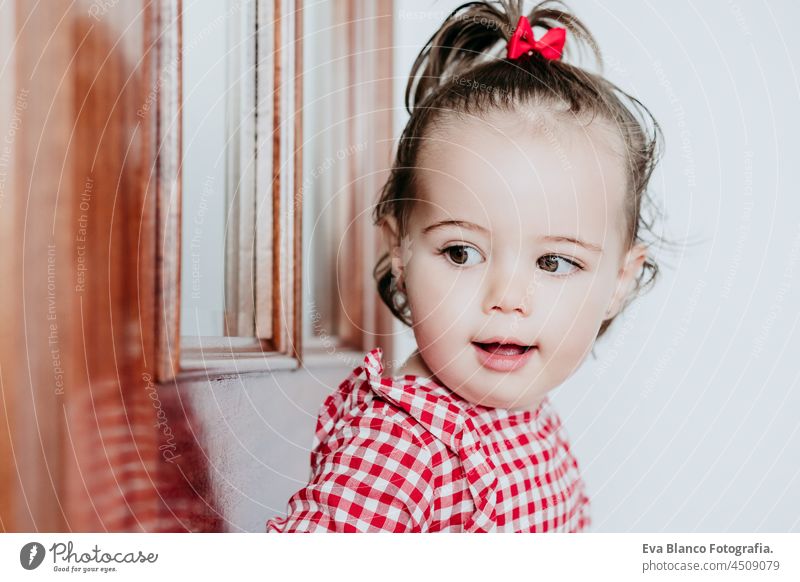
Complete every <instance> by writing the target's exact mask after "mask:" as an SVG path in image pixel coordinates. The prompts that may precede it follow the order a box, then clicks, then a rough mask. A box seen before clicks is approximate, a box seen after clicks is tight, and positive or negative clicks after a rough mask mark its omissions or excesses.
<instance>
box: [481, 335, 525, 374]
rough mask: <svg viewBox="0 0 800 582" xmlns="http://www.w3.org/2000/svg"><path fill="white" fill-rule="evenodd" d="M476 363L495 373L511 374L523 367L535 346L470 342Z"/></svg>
mask: <svg viewBox="0 0 800 582" xmlns="http://www.w3.org/2000/svg"><path fill="white" fill-rule="evenodd" d="M472 345H473V346H475V353H476V354H477V356H478V361H479V362H480V363H481V365H482V366H483V367H485V368H488V369H490V370H494V371H495V372H512V371H514V370H517V369H519V368H521V367H522V366H524V365H525V364H526V363H527V361H528V360H529V359H530V358H531V356H533V354H534V352H535V351H536V350H535V348H536V346H535V345H534V346H520V345H516V344H501V343H480V342H472Z"/></svg>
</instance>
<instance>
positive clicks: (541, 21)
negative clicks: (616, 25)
mask: <svg viewBox="0 0 800 582" xmlns="http://www.w3.org/2000/svg"><path fill="white" fill-rule="evenodd" d="M523 6H524V0H494V1H488V2H467V3H466V4H462V5H461V6H459V7H458V8H456V9H455V10H453V11H452V12H451V13H450V15H449V16H448V17H447V18H445V20H444V22H443V23H442V24H441V26H440V27H439V29H438V30H437V31H436V32H435V33H434V34H433V36H431V38H430V39H429V40H428V42H427V43H426V44H425V46H424V47H423V49H422V50H421V51H420V53H419V55H417V58H416V60H415V61H414V65H413V66H412V67H411V73H410V75H409V79H408V85H407V86H406V94H405V105H406V109H407V110H408V112H409V113H411V111H412V109H413V108H414V107H416V106H418V105H419V104H420V103H422V102H423V101H425V99H427V98H428V97H429V96H430V95H432V94H433V93H435V92H436V90H437V89H438V88H439V87H441V86H442V85H443V84H445V83H447V82H448V81H449V80H450V79H451V78H453V77H456V76H460V75H463V74H464V73H466V72H467V71H469V70H470V69H472V68H473V67H475V66H477V65H479V64H481V63H483V62H485V61H487V60H492V59H502V58H504V57H505V54H506V45H507V43H508V40H509V39H510V38H511V36H512V34H513V33H514V29H515V27H516V25H517V22H518V21H519V17H520V16H522V15H523V14H524V11H523V10H524V8H523ZM556 6H560V7H561V8H563V10H562V9H561V8H557V7H556ZM527 17H528V20H529V21H530V23H531V28H535V27H542V28H545V29H548V30H549V29H550V28H554V27H562V28H565V29H567V31H568V32H570V33H572V35H573V37H575V38H576V39H581V40H584V41H586V42H587V43H588V44H589V45H590V47H591V49H592V51H593V53H594V55H595V57H596V59H597V63H598V65H599V66H600V67H601V68H602V57H601V55H600V51H599V49H598V48H597V43H596V42H595V41H594V38H593V37H592V35H591V33H589V31H588V30H587V29H586V27H584V26H583V24H582V23H581V22H580V20H578V19H577V18H576V17H575V16H573V15H572V14H570V13H569V9H568V8H567V6H566V5H565V4H564V3H563V2H561V0H544V1H543V2H540V3H539V4H537V5H536V6H534V7H533V9H532V10H531V11H530V12H529V13H528V15H527ZM572 40H573V39H570V41H568V43H567V46H566V47H565V53H571V51H570V45H571V44H572Z"/></svg>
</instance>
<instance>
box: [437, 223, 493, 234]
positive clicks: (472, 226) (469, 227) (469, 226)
mask: <svg viewBox="0 0 800 582" xmlns="http://www.w3.org/2000/svg"><path fill="white" fill-rule="evenodd" d="M447 226H457V227H459V228H465V229H467V230H475V231H477V232H482V233H484V234H489V231H488V229H486V228H484V227H482V226H481V225H480V224H475V223H474V222H468V221H466V220H441V221H439V222H434V223H433V224H431V225H430V226H426V227H425V228H423V229H422V234H428V233H429V232H431V231H432V230H436V229H437V228H445V227H447Z"/></svg>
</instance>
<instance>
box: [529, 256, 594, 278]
mask: <svg viewBox="0 0 800 582" xmlns="http://www.w3.org/2000/svg"><path fill="white" fill-rule="evenodd" d="M537 264H538V265H539V267H540V268H541V269H542V270H543V271H547V272H548V273H552V274H554V275H571V274H572V273H574V272H575V271H580V270H582V269H583V267H581V266H580V265H579V264H578V263H576V262H574V261H570V260H569V259H566V258H564V257H561V256H559V255H544V256H543V257H539V260H538V261H537Z"/></svg>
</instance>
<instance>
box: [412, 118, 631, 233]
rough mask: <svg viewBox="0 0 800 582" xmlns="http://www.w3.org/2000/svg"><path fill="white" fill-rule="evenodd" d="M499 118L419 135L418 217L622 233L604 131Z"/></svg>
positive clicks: (617, 184)
mask: <svg viewBox="0 0 800 582" xmlns="http://www.w3.org/2000/svg"><path fill="white" fill-rule="evenodd" d="M501 121H502V122H501V123H489V122H482V123H481V122H469V123H467V124H464V125H459V124H450V125H448V126H446V127H443V128H442V129H441V130H438V131H436V132H435V133H433V134H432V135H431V136H429V137H428V138H426V141H425V144H424V146H423V148H422V151H421V152H420V156H419V158H418V163H417V167H416V173H417V179H418V182H417V183H418V188H417V192H416V197H417V198H418V199H419V203H418V204H416V205H415V207H416V209H418V210H419V214H418V216H420V217H427V218H428V219H430V218H432V217H434V216H436V217H441V216H442V215H447V216H448V218H444V219H457V218H458V216H456V215H460V216H468V217H469V218H464V219H465V220H467V219H468V220H471V221H478V220H480V222H479V224H483V225H484V226H485V227H486V228H488V229H490V230H492V231H493V232H494V231H498V232H503V231H506V230H507V229H510V228H514V227H515V226H516V227H517V228H520V227H524V228H525V229H529V228H531V227H534V228H535V229H536V230H537V231H550V230H555V231H560V230H565V229H567V230H581V231H582V232H584V233H588V234H594V235H595V236H598V237H600V236H602V237H605V236H607V235H608V233H609V232H610V231H613V230H619V231H620V234H621V233H622V230H624V227H625V220H624V209H625V204H624V202H625V185H626V175H625V161H624V158H623V157H622V156H620V155H619V154H618V153H617V149H616V147H615V146H616V145H617V144H613V143H611V144H610V143H609V141H610V139H613V136H610V132H609V131H608V130H607V129H606V128H605V127H601V126H600V125H599V124H598V125H596V126H594V127H593V126H592V125H589V126H588V127H585V126H581V125H578V124H566V125H548V126H547V127H549V129H541V130H540V131H532V130H531V127H530V125H529V124H525V123H523V122H520V124H519V126H514V125H513V123H509V122H508V121H507V120H501ZM416 209H415V214H417V210H416ZM450 217H455V218H450Z"/></svg>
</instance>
